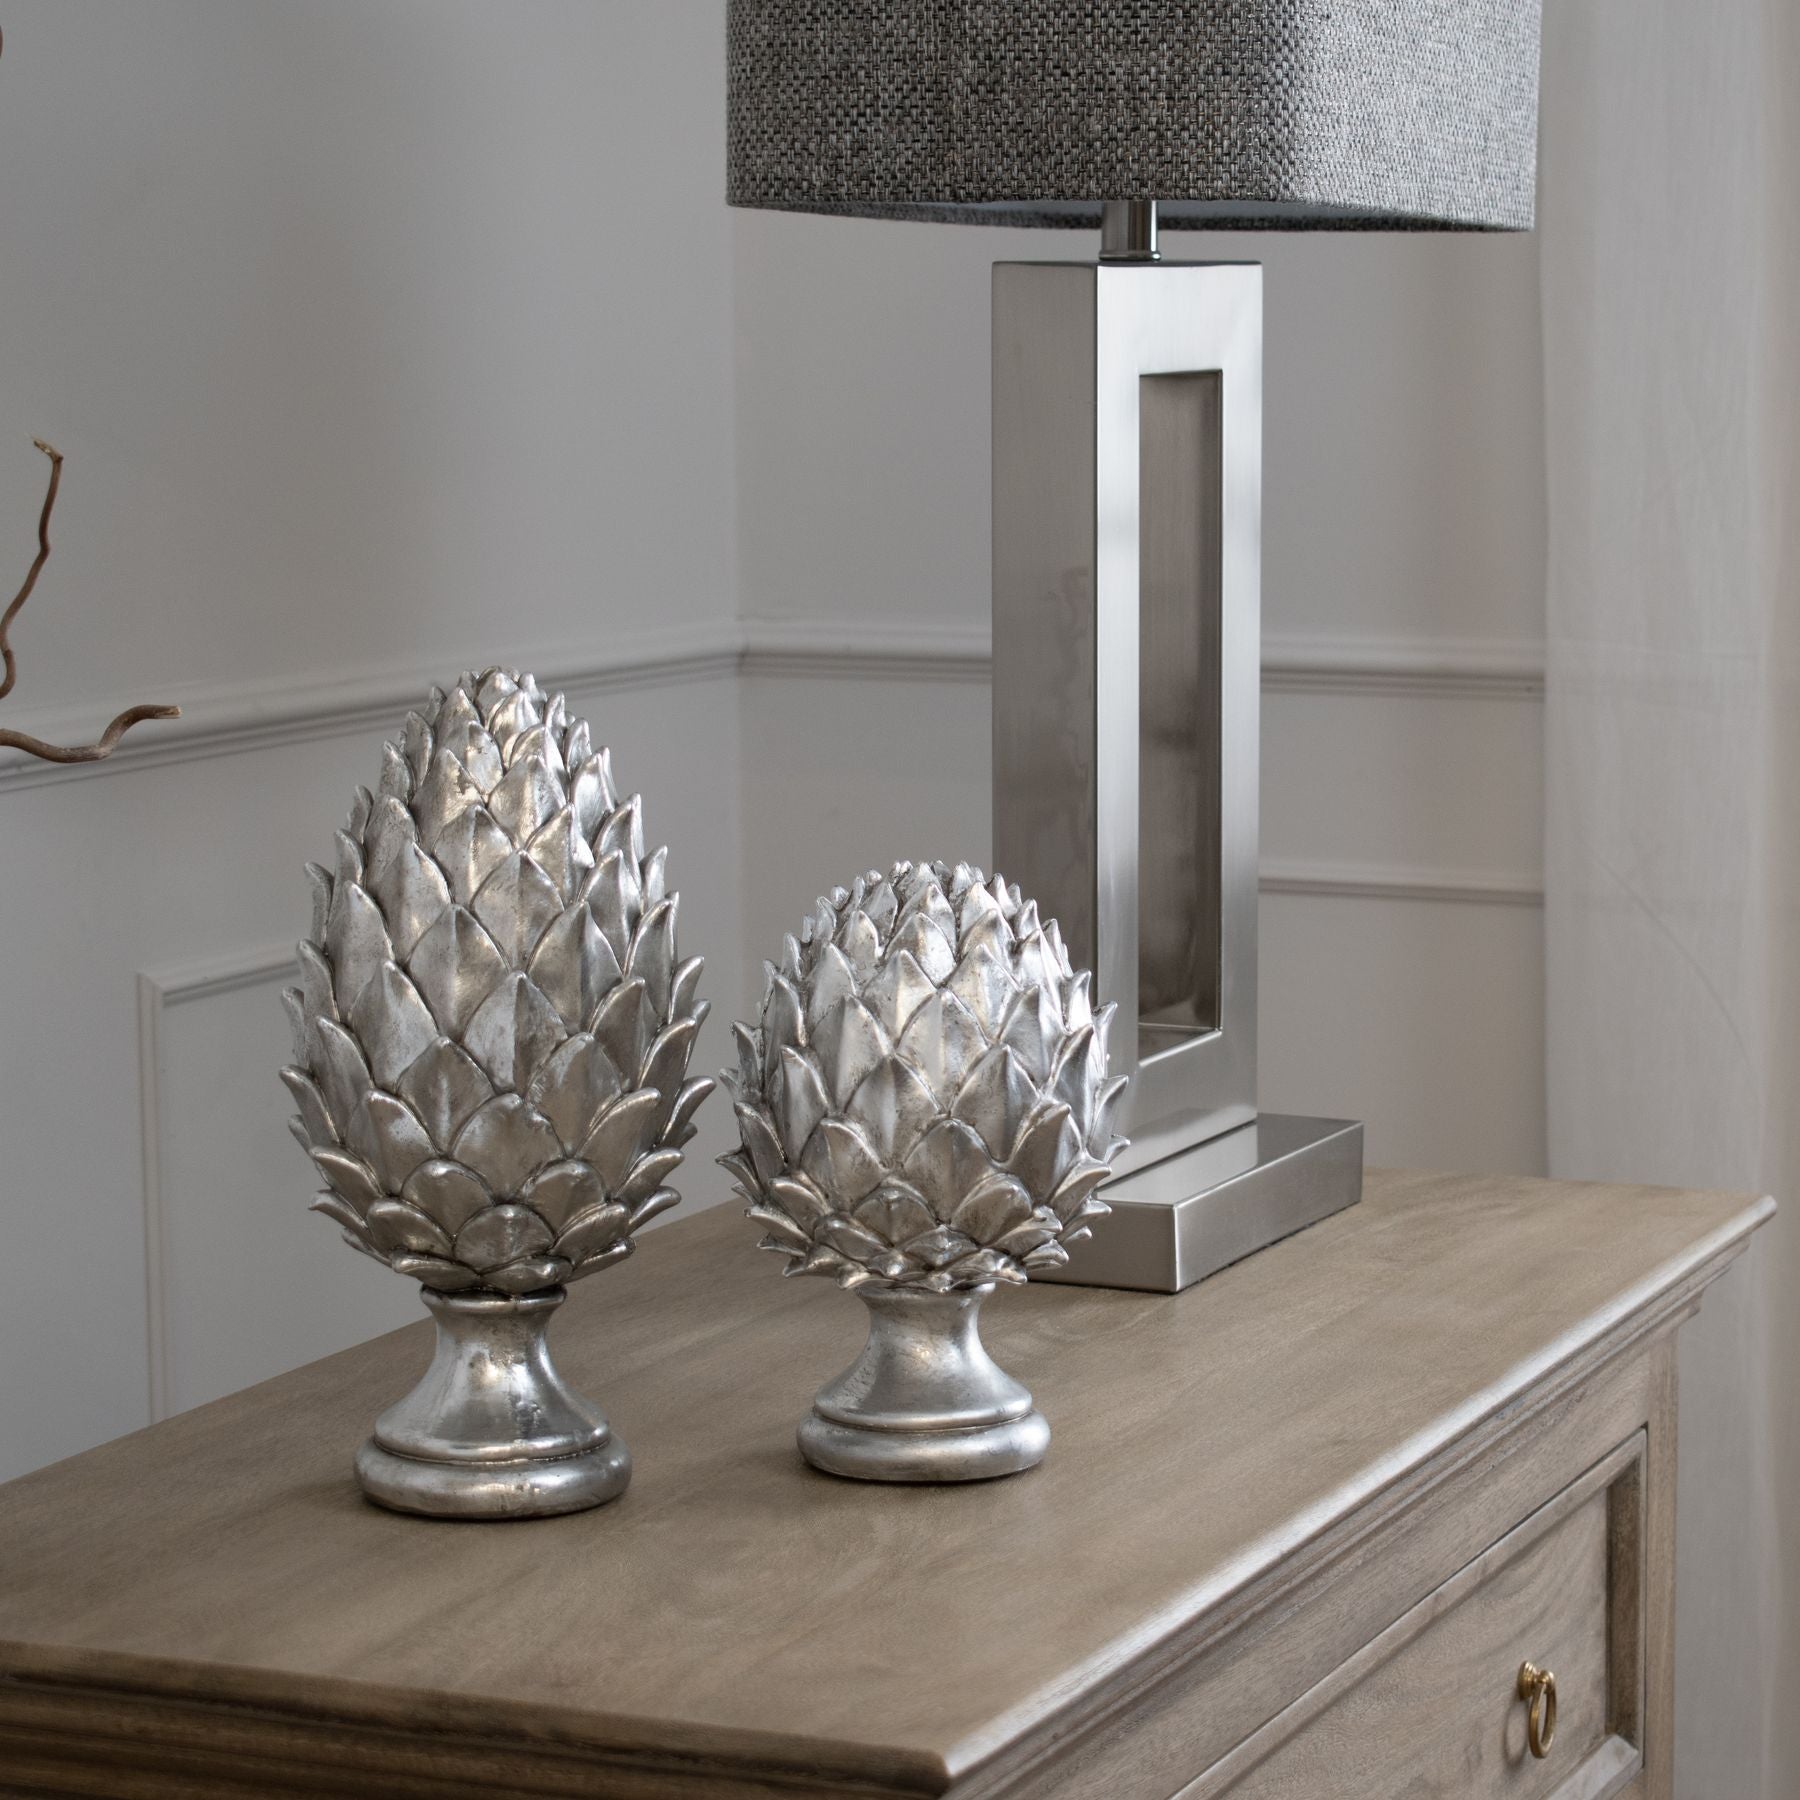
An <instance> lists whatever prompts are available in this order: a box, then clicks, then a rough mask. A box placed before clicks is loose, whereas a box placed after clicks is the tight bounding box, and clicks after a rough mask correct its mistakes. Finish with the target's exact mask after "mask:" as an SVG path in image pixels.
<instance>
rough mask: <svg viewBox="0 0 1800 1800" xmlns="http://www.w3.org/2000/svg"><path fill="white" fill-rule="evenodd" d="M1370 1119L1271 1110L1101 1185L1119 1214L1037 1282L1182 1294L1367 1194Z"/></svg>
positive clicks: (1102, 1193)
mask: <svg viewBox="0 0 1800 1800" xmlns="http://www.w3.org/2000/svg"><path fill="white" fill-rule="evenodd" d="M1362 1170H1363V1128H1362V1126H1361V1124H1360V1123H1355V1122H1352V1121H1350V1120H1347V1119H1305V1118H1299V1117H1296V1116H1294V1115H1293V1114H1291V1113H1264V1114H1262V1115H1261V1117H1260V1118H1257V1119H1254V1120H1252V1121H1251V1123H1250V1124H1248V1125H1240V1126H1239V1127H1238V1128H1237V1129H1236V1130H1235V1131H1227V1132H1223V1133H1221V1134H1220V1135H1219V1136H1218V1137H1215V1138H1210V1139H1208V1140H1207V1141H1206V1142H1205V1143H1202V1144H1195V1145H1193V1146H1192V1147H1191V1148H1189V1149H1186V1150H1181V1151H1177V1152H1176V1154H1175V1155H1173V1156H1169V1157H1165V1158H1164V1159H1163V1160H1162V1161H1161V1162H1157V1163H1152V1164H1150V1166H1149V1167H1148V1168H1143V1169H1135V1170H1133V1171H1132V1172H1131V1173H1130V1174H1128V1175H1121V1176H1120V1177H1119V1178H1118V1179H1117V1180H1115V1181H1112V1182H1110V1183H1108V1185H1107V1186H1105V1187H1104V1188H1102V1189H1101V1190H1100V1197H1101V1199H1103V1200H1105V1201H1106V1203H1107V1204H1108V1205H1109V1206H1110V1207H1111V1208H1112V1209H1113V1217H1111V1218H1110V1219H1103V1220H1101V1221H1100V1222H1099V1223H1098V1224H1097V1226H1096V1227H1095V1231H1094V1235H1093V1236H1092V1237H1091V1238H1089V1239H1088V1240H1087V1241H1086V1242H1085V1243H1080V1244H1076V1245H1074V1246H1073V1247H1072V1248H1071V1249H1070V1251H1069V1261H1068V1265H1067V1266H1066V1267H1065V1268H1061V1269H1056V1270H1049V1271H1045V1272H1043V1273H1034V1275H1033V1277H1032V1278H1033V1280H1036V1281H1062V1282H1069V1283H1072V1284H1073V1285H1075V1286H1077V1287H1111V1288H1138V1289H1142V1290H1143V1291H1145V1292H1148V1293H1153V1294H1178V1293H1180V1292H1181V1290H1182V1289H1183V1288H1185V1287H1192V1286H1193V1284H1194V1283H1195V1282H1196V1281H1204V1280H1205V1279H1206V1277H1207V1276H1208V1275H1211V1274H1214V1273H1215V1272H1216V1271H1218V1270H1220V1269H1222V1268H1224V1267H1225V1266H1226V1264H1228V1263H1234V1262H1238V1261H1240V1260H1241V1259H1242V1258H1243V1257H1246V1256H1249V1255H1251V1254H1252V1253H1254V1252H1255V1251H1258V1250H1262V1249H1265V1248H1267V1247H1268V1246H1269V1245H1270V1244H1273V1243H1276V1242H1278V1241H1279V1240H1280V1239H1282V1238H1284V1237H1289V1236H1291V1235H1292V1234H1293V1233H1294V1232H1296V1231H1299V1230H1302V1229H1303V1228H1304V1227H1306V1226H1308V1225H1312V1224H1316V1223H1317V1222H1318V1221H1319V1220H1320V1219H1323V1218H1327V1217H1329V1216H1330V1215H1331V1214H1332V1213H1334V1212H1341V1211H1342V1210H1343V1209H1344V1208H1345V1207H1346V1206H1354V1205H1355V1204H1356V1202H1357V1201H1358V1200H1360V1199H1361V1198H1362Z"/></svg>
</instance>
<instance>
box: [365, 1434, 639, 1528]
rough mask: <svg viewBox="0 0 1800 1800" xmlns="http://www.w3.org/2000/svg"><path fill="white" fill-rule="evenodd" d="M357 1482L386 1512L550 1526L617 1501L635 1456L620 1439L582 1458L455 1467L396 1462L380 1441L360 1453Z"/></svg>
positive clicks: (371, 1442) (407, 1458) (416, 1461)
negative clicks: (543, 1522) (560, 1515)
mask: <svg viewBox="0 0 1800 1800" xmlns="http://www.w3.org/2000/svg"><path fill="white" fill-rule="evenodd" d="M356 1479H357V1480H358V1481H359V1482H360V1483H361V1484H362V1491H363V1492H364V1493H365V1494H366V1495H368V1497H369V1498H370V1499H371V1500H373V1501H375V1502H376V1504H377V1505H379V1506H386V1507H389V1508H391V1509H392V1510H393V1511H395V1512H405V1513H420V1514H423V1515H424V1516H425V1517H426V1518H432V1519H545V1518H550V1517H553V1516H554V1515H555V1514H557V1513H572V1512H585V1511H586V1510H587V1509H588V1508H589V1507H590V1506H603V1505H605V1503H606V1502H607V1501H608V1500H616V1499H618V1497H619V1496H620V1495H621V1494H622V1493H624V1491H625V1489H626V1488H627V1486H629V1484H630V1482H631V1452H630V1451H629V1450H627V1449H626V1448H625V1446H624V1445H623V1444H621V1443H620V1442H619V1440H618V1439H617V1438H608V1440H607V1441H606V1442H605V1443H604V1444H602V1445H601V1446H600V1447H599V1448H598V1449H595V1450H589V1451H586V1452H585V1453H584V1454H582V1455H580V1456H559V1457H555V1458H552V1459H548V1460H541V1461H523V1462H510V1463H505V1462H493V1463H449V1462H421V1461H420V1460H419V1459H418V1458H416V1457H412V1456H396V1455H395V1454H394V1452H393V1451H391V1450H385V1449H383V1448H382V1446H381V1445H380V1444H378V1443H377V1442H376V1441H375V1440H374V1439H373V1438H370V1439H369V1441H368V1442H367V1443H366V1444H364V1445H363V1447H362V1448H361V1449H360V1450H359V1451H358V1452H357V1453H356Z"/></svg>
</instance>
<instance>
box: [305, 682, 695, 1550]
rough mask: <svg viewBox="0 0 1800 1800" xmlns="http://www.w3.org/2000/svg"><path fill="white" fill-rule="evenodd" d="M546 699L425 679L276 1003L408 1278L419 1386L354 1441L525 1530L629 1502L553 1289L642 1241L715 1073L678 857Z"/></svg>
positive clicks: (364, 1215) (381, 1234) (348, 1186)
mask: <svg viewBox="0 0 1800 1800" xmlns="http://www.w3.org/2000/svg"><path fill="white" fill-rule="evenodd" d="M641 815H642V806H641V802H640V801H639V799H638V797H637V796H635V795H634V796H633V797H632V798H631V799H629V800H626V801H624V802H623V803H621V802H620V800H619V798H618V796H617V794H616V793H615V792H614V789H613V783H612V770H611V764H610V759H609V757H608V753H607V751H606V750H605V749H599V750H596V749H594V748H593V746H592V744H591V742H590V739H589V733H588V727H587V725H586V724H585V723H584V722H582V721H579V720H577V721H574V722H571V721H570V720H569V719H568V718H567V716H566V711H565V707H564V703H563V698H562V696H561V695H560V694H559V695H557V696H555V697H554V698H553V699H548V700H546V698H545V696H544V693H543V691H542V689H541V688H539V686H538V684H537V682H536V681H535V680H534V679H533V678H532V677H531V676H529V675H519V674H513V673H509V672H507V671H505V670H501V669H490V670H488V671H487V672H486V673H485V674H481V675H472V674H471V675H464V676H463V677H462V679H461V680H460V681H459V682H458V683H457V684H456V686H455V687H453V688H452V689H451V690H450V692H449V693H448V694H445V693H443V692H441V691H439V690H438V689H435V688H434V689H433V690H432V692H431V696H430V700H429V702H428V704H427V705H426V706H425V707H424V709H423V710H422V711H420V712H415V713H412V714H410V715H409V716H408V718H407V720H406V723H405V725H404V727H403V728H402V730H401V732H400V736H399V740H398V742H397V743H390V744H388V745H386V746H385V747H384V749H383V751H382V770H381V783H380V787H379V790H378V791H377V792H376V793H374V794H371V793H370V792H369V791H368V790H367V789H366V788H359V789H358V790H357V794H356V800H355V804H354V805H353V807H352V808H351V812H350V818H349V821H348V824H347V826H346V828H345V829H344V830H343V831H341V832H339V833H338V839H337V868H336V871H335V873H332V872H328V871H327V870H325V869H322V868H319V867H317V866H316V865H315V866H312V867H310V868H309V869H308V873H309V874H310V875H311V877H312V880H313V891H314V899H313V928H312V937H311V938H310V939H309V940H308V941H307V942H305V943H303V944H301V945H300V947H299V952H298V954H299V961H300V979H301V986H300V987H299V988H296V989H290V990H289V991H288V992H287V993H286V994H285V995H284V996H283V998H284V1000H285V1002H286V1004H287V1008H288V1014H289V1018H290V1020H291V1022H292V1025H293V1029H294V1045H295V1052H294V1054H295V1060H296V1064H297V1066H296V1067H293V1068H289V1069H284V1070H283V1071H282V1080H283V1081H285V1082H286V1083H287V1085H288V1089H289V1091H290V1092H291V1093H292V1094H293V1096H294V1099H295V1101H296V1102H297V1104H298V1106H299V1109H300V1115H299V1117H298V1118H297V1119H296V1120H295V1121H294V1122H293V1129H294V1134H295V1136H296V1137H297V1138H298V1139H299V1140H300V1143H301V1146H302V1147H303V1148H304V1149H305V1150H306V1151H307V1152H308V1154H309V1155H310V1156H311V1157H312V1159H313V1162H314V1163H315V1165H316V1166H317V1167H318V1170H319V1173H320V1174H321V1175H322V1176H323V1177H324V1178H325V1180H326V1182H327V1183H328V1184H329V1190H330V1191H329V1192H327V1193H324V1194H321V1195H320V1197H319V1198H318V1199H317V1200H316V1201H315V1202H314V1203H313V1204H314V1207H315V1209H316V1210H317V1211H319V1212H323V1213H325V1214H327V1215H328V1216H329V1217H330V1218H332V1219H334V1220H335V1221H336V1222H337V1223H338V1224H339V1225H340V1226H341V1227H342V1228H343V1234H344V1237H345V1240H346V1241H347V1242H348V1243H350V1244H351V1245H352V1246H353V1247H354V1248H356V1249H358V1250H361V1251H363V1252H365V1253H366V1254H367V1255H369V1256H372V1257H374V1258H376V1260H377V1261H380V1262H385V1263H386V1264H388V1266H389V1267H390V1268H392V1269H394V1270H395V1271H396V1272H397V1273H398V1274H402V1275H410V1276H411V1277H413V1278H414V1279H415V1280H416V1281H418V1282H419V1283H420V1284H421V1287H422V1290H423V1293H424V1298H425V1302H426V1304H427V1306H428V1307H430V1309H431V1310H432V1312H433V1313H434V1314H435V1315H436V1317H437V1321H438V1343H437V1351H436V1355H435V1358H434V1360H433V1363H432V1365H431V1368H430V1370H429V1371H428V1372H427V1374H426V1377H425V1379H424V1380H423V1381H422V1382H421V1383H420V1385H419V1387H418V1388H417V1389H415V1390H414V1392H413V1393H412V1394H410V1395H409V1396H407V1398H406V1399H404V1400H402V1401H401V1402H400V1403H399V1404H398V1405H396V1406H394V1407H392V1408H390V1410H389V1411H387V1412H386V1413H384V1414H383V1415H382V1416H381V1418H380V1419H379V1420H378V1421H377V1422H376V1426H375V1435H374V1437H373V1438H372V1439H371V1440H370V1441H369V1442H368V1443H367V1444H365V1445H364V1446H363V1449H362V1452H361V1453H360V1454H359V1456H358V1458H357V1476H358V1479H359V1480H360V1481H361V1482H362V1485H363V1488H364V1491H365V1492H366V1493H367V1494H368V1495H369V1496H370V1498H372V1499H374V1500H377V1501H380V1502H381V1503H382V1504H383V1505H387V1506H391V1507H395V1508H397V1509H399V1510H401V1511H408V1512H424V1513H432V1514H437V1515H443V1516H463V1517H481V1518H485V1517H520V1516H526V1515H531V1514H538V1513H550V1512H572V1511H577V1510H579V1509H580V1508H582V1507H585V1506H594V1505H598V1504H599V1503H600V1502H601V1501H603V1500H610V1499H612V1498H614V1497H615V1496H616V1495H618V1494H620V1493H622V1492H623V1491H624V1489H625V1485H626V1483H627V1481H628V1480H629V1478H630V1470H631V1461H630V1456H629V1453H628V1452H627V1451H626V1449H625V1447H624V1445H622V1444H621V1443H620V1442H619V1441H618V1440H617V1438H615V1437H614V1436H613V1435H612V1433H611V1431H610V1429H609V1428H608V1426H607V1423H606V1420H605V1419H604V1417H603V1416H602V1415H601V1413H600V1412H599V1410H598V1409H597V1408H596V1407H595V1406H594V1405H593V1404H592V1402H590V1401H588V1400H585V1399H583V1398H582V1397H581V1396H580V1395H579V1394H576V1393H575V1392H574V1391H573V1390H571V1389H570V1388H568V1387H567V1386H566V1385H565V1384H564V1383H563V1382H562V1380H561V1378H560V1377H559V1376H558V1375H557V1373H556V1371H555V1369H554V1367H553V1366H552V1364H551V1362H550V1359H549V1353H548V1350H547V1348H546V1346H545V1341H544V1333H545V1330H546V1328H547V1326H548V1324H549V1319H550V1315H551V1314H552V1313H553V1312H554V1310H555V1309H556V1307H558V1306H559V1305H560V1304H561V1303H562V1300H563V1298H564V1295H565V1287H564V1284H565V1283H566V1282H569V1281H572V1280H574V1279H575V1278H576V1277H578V1276H582V1275H588V1274H592V1273H593V1272H594V1271H595V1270H596V1269H603V1268H606V1267H607V1266H608V1265H609V1264H611V1263H615V1262H618V1261H620V1260H621V1259H622V1258H624V1257H626V1256H629V1255H630V1254H631V1251H632V1246H633V1233H635V1232H636V1231H637V1229H638V1227H639V1226H641V1225H643V1224H645V1223H646V1222H647V1221H648V1220H650V1219H651V1218H653V1217H655V1215H656V1214H658V1213H660V1212H662V1211H664V1210H665V1209H666V1208H668V1207H671V1206H673V1205H675V1204H676V1202H677V1200H678V1199H679V1198H680V1196H679V1195H678V1194H677V1193H676V1192H675V1190H674V1189H673V1188H671V1187H670V1186H669V1185H668V1183H669V1181H670V1179H671V1178H672V1177H673V1175H674V1173H675V1169H676V1167H677V1165H678V1164H679V1163H680V1162H681V1157H682V1151H681V1147H682V1145H683V1144H685V1143H686V1142H687V1141H688V1140H689V1139H690V1138H691V1137H692V1136H693V1132H694V1127H693V1124H692V1119H693V1116H694V1113H695V1110H696V1109H697V1108H698V1107H699V1105H700V1103H701V1101H702V1100H704V1099H705V1098H706V1096H707V1094H708V1093H709V1092H710V1091H711V1089H712V1085H713V1084H712V1083H711V1082H710V1081H706V1080H698V1081H688V1080H686V1079H685V1077H686V1074H687V1067H688V1059H689V1057H690V1056H691V1055H692V1052H693V1047H694V1039H695V1037H696V1035H697V1034H698V1032H699V1029H700V1024H701V1021H702V1020H703V1019H704V1018H705V1016H706V1011H707V1006H706V1002H705V1001H703V1000H701V999H699V998H698V997H697V992H696V990H697V988H698V985H699V980H700V971H701V959H700V958H699V957H694V958H692V959H691V960H690V961H687V962H680V961H679V960H678V959H677V954H676V947H675V915H676V906H677V897H676V896H675V895H673V894H666V893H665V892H664V861H665V856H666V852H665V851H663V850H657V851H656V852H655V853H654V854H652V855H650V856H646V855H645V854H644V836H643V823H642V816H641Z"/></svg>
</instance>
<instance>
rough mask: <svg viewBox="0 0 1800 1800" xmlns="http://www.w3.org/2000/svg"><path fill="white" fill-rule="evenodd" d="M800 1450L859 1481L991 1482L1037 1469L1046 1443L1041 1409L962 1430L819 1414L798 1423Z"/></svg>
mask: <svg viewBox="0 0 1800 1800" xmlns="http://www.w3.org/2000/svg"><path fill="white" fill-rule="evenodd" d="M799 1436H800V1454H801V1455H802V1456H804V1457H805V1458H806V1460H807V1461H808V1462H809V1463H811V1464H812V1466H813V1467H814V1468H815V1469H823V1470H824V1471H825V1472H826V1473H827V1474H828V1475H848V1476H850V1477H852V1478H853V1479H855V1480H857V1481H991V1480H993V1479H994V1478H995V1477H997V1476H1000V1475H1018V1474H1022V1473H1023V1472H1024V1471H1025V1470H1026V1469H1035V1468H1036V1467H1037V1466H1038V1464H1039V1463H1041V1462H1042V1461H1043V1460H1044V1452H1045V1451H1046V1450H1048V1449H1049V1448H1050V1422H1049V1420H1048V1419H1046V1418H1045V1417H1044V1415H1043V1414H1042V1413H1041V1412H1037V1411H1035V1410H1034V1411H1032V1412H1028V1413H1027V1414H1026V1415H1025V1416H1024V1417H1023V1418H1022V1419H1009V1420H1007V1421H1006V1422H1005V1423H1004V1424H1002V1425H985V1426H978V1427H976V1428H975V1429H973V1430H963V1431H894V1430H886V1431H872V1430H865V1429H863V1428H861V1427H859V1426H855V1425H840V1424H838V1423H836V1421H834V1420H832V1419H822V1418H820V1417H819V1415H818V1414H817V1413H814V1414H812V1415H811V1417H809V1418H806V1419H803V1420H801V1422H800V1434H799Z"/></svg>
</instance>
